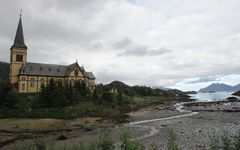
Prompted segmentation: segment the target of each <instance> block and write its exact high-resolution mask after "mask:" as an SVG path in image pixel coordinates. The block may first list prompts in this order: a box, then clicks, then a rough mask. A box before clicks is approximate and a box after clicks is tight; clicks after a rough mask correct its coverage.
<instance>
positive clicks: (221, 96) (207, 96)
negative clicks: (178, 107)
mask: <svg viewBox="0 0 240 150" xmlns="http://www.w3.org/2000/svg"><path fill="white" fill-rule="evenodd" d="M232 93H233V92H215V93H200V92H198V93H197V94H189V96H191V99H195V100H197V101H207V102H210V101H223V100H226V99H227V98H228V97H237V96H233V95H232ZM238 98H239V97H238Z"/></svg>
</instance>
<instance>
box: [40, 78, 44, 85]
mask: <svg viewBox="0 0 240 150" xmlns="http://www.w3.org/2000/svg"><path fill="white" fill-rule="evenodd" d="M40 84H41V87H43V86H45V80H44V79H43V78H41V79H40Z"/></svg>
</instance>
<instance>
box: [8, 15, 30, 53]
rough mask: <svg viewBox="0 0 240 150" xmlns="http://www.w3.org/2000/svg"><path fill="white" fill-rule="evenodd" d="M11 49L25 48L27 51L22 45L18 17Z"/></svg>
mask: <svg viewBox="0 0 240 150" xmlns="http://www.w3.org/2000/svg"><path fill="white" fill-rule="evenodd" d="M12 48H26V49H27V46H26V45H25V43H24V36H23V28H22V19H21V16H20V19H19V22H18V27H17V32H16V35H15V39H14V43H13V45H12V47H11V49H12Z"/></svg>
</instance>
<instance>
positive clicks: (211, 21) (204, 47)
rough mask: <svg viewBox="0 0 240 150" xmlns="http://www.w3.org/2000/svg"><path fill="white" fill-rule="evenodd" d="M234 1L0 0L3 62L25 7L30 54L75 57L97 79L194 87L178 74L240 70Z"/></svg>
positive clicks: (41, 58)
mask: <svg viewBox="0 0 240 150" xmlns="http://www.w3.org/2000/svg"><path fill="white" fill-rule="evenodd" d="M239 7H240V1H239V0H231V1H226V0H211V1H209V0H198V1H181V2H180V1H179V0H171V1H164V0H139V1H138V0H136V1H127V0H91V1H86V0H69V1H66V0H51V1H49V0H34V1H29V0H2V1H1V5H0V17H1V24H0V33H1V34H0V61H7V62H9V48H10V47H11V45H12V43H13V39H14V34H15V32H16V27H17V22H18V19H19V10H20V8H23V9H24V10H23V28H24V35H25V41H26V44H27V46H28V47H29V49H28V60H29V61H32V62H46V63H63V64H70V63H72V62H74V61H75V60H76V59H78V60H79V62H80V63H81V64H85V66H86V69H88V70H93V72H95V73H96V75H97V80H98V82H103V83H107V82H110V81H111V80H115V79H118V80H122V81H125V82H127V83H129V84H145V85H151V86H154V85H164V86H174V85H177V87H180V88H183V87H186V88H188V89H192V88H193V87H190V86H191V84H190V83H189V84H186V83H184V82H183V81H184V80H187V81H189V79H191V80H192V83H194V82H196V83H197V84H203V83H204V82H208V81H209V80H210V79H208V77H209V76H217V75H222V74H233V73H234V74H240V71H239V70H240V63H239V57H240V20H239V19H236V18H239V17H240V10H239ZM155 56H157V57H155ZM230 77H231V76H230ZM196 78H200V79H199V80H196ZM195 80H196V81H195ZM229 81H230V80H229ZM233 81H234V82H236V83H237V82H240V77H238V78H237V76H234V80H231V82H233ZM179 83H181V84H179ZM194 86H196V84H194Z"/></svg>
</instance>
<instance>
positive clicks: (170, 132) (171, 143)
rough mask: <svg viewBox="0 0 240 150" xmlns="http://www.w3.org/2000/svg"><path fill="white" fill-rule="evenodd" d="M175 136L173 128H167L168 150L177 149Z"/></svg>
mask: <svg viewBox="0 0 240 150" xmlns="http://www.w3.org/2000/svg"><path fill="white" fill-rule="evenodd" d="M176 140H177V136H176V133H175V132H174V131H173V129H168V143H167V149H168V150H179V148H178V145H177V144H176Z"/></svg>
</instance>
